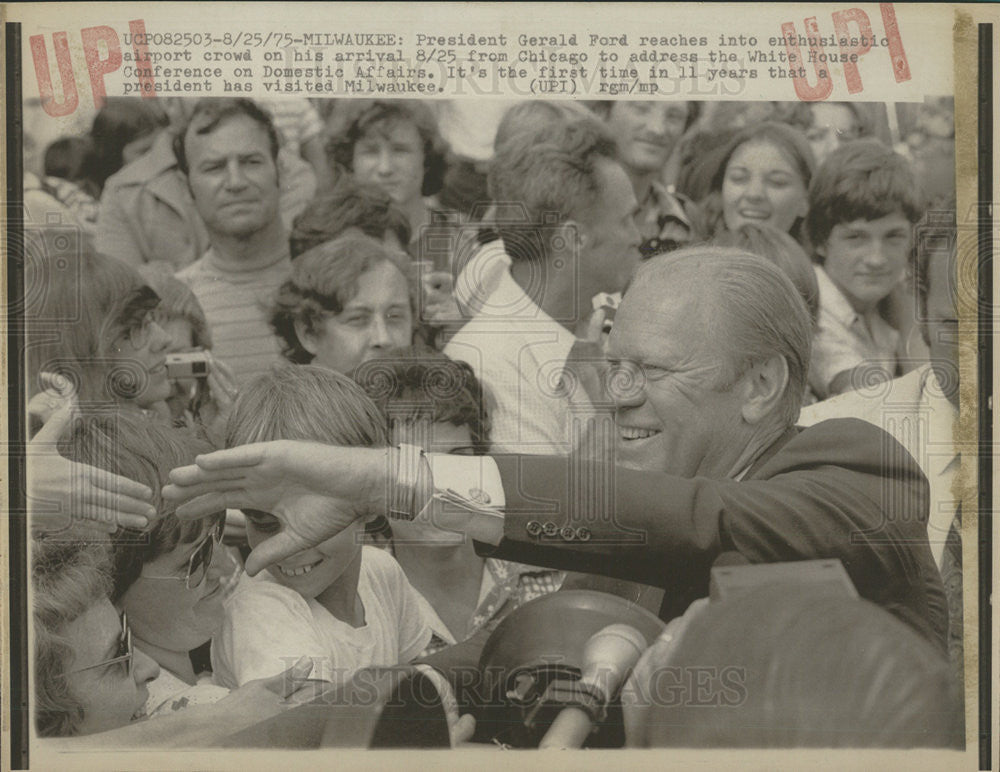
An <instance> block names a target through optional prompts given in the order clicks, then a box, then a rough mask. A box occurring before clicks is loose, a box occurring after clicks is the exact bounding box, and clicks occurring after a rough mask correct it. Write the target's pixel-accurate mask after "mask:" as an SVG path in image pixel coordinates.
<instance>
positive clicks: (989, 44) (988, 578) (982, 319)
mask: <svg viewBox="0 0 1000 772" xmlns="http://www.w3.org/2000/svg"><path fill="white" fill-rule="evenodd" d="M993 96H994V94H993V25H992V24H980V25H979V123H978V134H979V137H978V142H979V145H978V151H979V152H978V155H979V202H980V206H979V223H978V224H979V245H980V254H979V277H978V278H979V304H978V305H979V336H978V337H979V351H978V355H979V436H980V444H979V448H980V451H979V513H980V517H979V518H978V520H979V534H978V536H979V768H980V769H990V768H991V756H992V738H991V736H990V729H991V725H992V716H991V710H992V699H991V697H992V684H993V677H992V665H993V647H992V614H991V608H990V593H991V591H992V588H993V565H992V555H993V518H992V517H991V516H985V517H984V516H983V515H989V513H991V512H992V503H993V496H992V491H993V477H992V462H993V454H992V438H993V402H992V400H993V375H992V373H993V305H992V304H993V266H994V259H995V256H994V255H993V254H992V247H993V216H994V215H993V206H994V198H993Z"/></svg>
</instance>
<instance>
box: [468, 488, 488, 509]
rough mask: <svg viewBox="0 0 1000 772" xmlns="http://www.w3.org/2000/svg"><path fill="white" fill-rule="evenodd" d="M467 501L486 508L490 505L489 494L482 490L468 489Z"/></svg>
mask: <svg viewBox="0 0 1000 772" xmlns="http://www.w3.org/2000/svg"><path fill="white" fill-rule="evenodd" d="M469 500H470V501H474V502H476V503H477V504H482V505H483V506H486V505H487V504H489V503H490V494H488V493H487V492H486V491H484V490H483V489H482V488H469Z"/></svg>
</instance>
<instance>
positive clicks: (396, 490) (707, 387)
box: [165, 247, 948, 654]
mask: <svg viewBox="0 0 1000 772" xmlns="http://www.w3.org/2000/svg"><path fill="white" fill-rule="evenodd" d="M810 329H811V326H810V321H809V314H808V311H807V310H806V307H805V303H804V301H803V300H802V298H801V296H800V295H799V293H798V292H796V291H795V288H794V287H793V286H792V284H791V281H790V280H789V279H788V278H787V277H786V276H785V275H784V274H783V273H782V272H781V271H780V270H779V269H778V268H776V267H775V266H774V265H772V264H771V263H769V262H768V261H766V260H764V259H762V258H758V257H756V256H753V255H750V254H747V253H744V252H740V251H737V250H729V249H722V248H717V247H694V248H689V249H685V250H680V251H677V252H673V253H671V254H668V255H663V256H659V257H656V258H653V259H651V260H649V261H646V262H645V263H643V264H642V265H641V266H640V268H639V270H638V272H637V274H636V276H635V278H634V279H633V281H632V283H631V285H630V288H629V290H628V291H627V292H626V295H625V298H624V299H623V301H622V305H621V308H620V309H619V312H618V315H617V317H616V320H615V325H614V327H613V329H612V332H611V337H610V341H609V358H610V360H611V366H612V367H611V377H610V379H609V386H610V392H611V396H612V398H613V400H614V403H615V407H616V424H617V429H618V443H617V465H616V464H614V463H612V460H611V459H607V460H605V461H597V462H590V461H587V460H583V459H580V458H575V457H570V458H568V459H567V458H557V457H549V456H532V457H523V456H496V457H494V458H492V459H491V458H489V457H480V458H476V459H469V458H459V457H448V456H440V455H435V454H428V455H427V456H420V455H419V454H417V453H414V452H412V449H408V448H406V447H402V448H400V449H391V450H388V451H370V453H369V454H362V453H360V452H359V451H358V450H357V449H354V448H352V449H343V448H332V447H328V446H316V445H305V444H296V443H272V444H265V445H258V446H256V447H254V446H247V447H246V448H243V449H240V450H241V452H240V453H236V452H234V451H223V452H222V453H217V454H212V455H210V456H207V457H204V458H202V459H200V460H199V465H198V466H197V467H187V468H185V469H183V470H175V472H174V474H173V476H172V480H173V481H174V483H175V484H176V485H175V486H172V487H170V488H168V489H167V491H165V493H166V495H168V496H173V497H176V498H190V499H194V500H193V501H191V502H190V503H188V504H186V505H184V506H182V508H181V513H183V514H186V515H187V516H200V515H202V514H203V513H208V512H210V511H213V510H212V508H213V507H214V511H218V509H219V508H220V507H242V506H252V507H256V508H263V509H267V511H269V512H272V513H274V514H276V515H277V516H278V517H279V519H281V520H282V522H283V523H284V524H285V528H284V530H283V531H282V532H281V533H279V534H278V535H277V536H275V537H272V539H271V540H270V541H269V542H266V543H264V544H262V545H259V546H258V547H257V550H256V554H254V555H251V557H250V559H249V560H248V563H247V568H248V570H250V571H256V570H259V569H260V568H262V567H263V566H265V565H267V564H268V563H270V562H273V561H275V560H278V559H281V558H282V557H283V556H284V555H286V554H290V553H291V552H294V551H295V550H296V549H301V548H302V546H303V545H305V544H307V543H315V542H318V541H322V539H324V538H327V537H328V536H329V535H330V534H332V533H336V532H338V531H339V530H341V529H342V528H344V527H346V526H347V525H348V524H349V523H350V522H351V521H353V520H354V519H355V518H357V517H363V516H368V515H370V514H371V513H372V512H379V513H383V512H386V511H388V512H389V515H390V516H391V517H412V516H414V515H416V516H418V517H421V518H425V519H428V520H429V521H430V522H433V523H434V524H436V525H438V526H439V527H443V528H448V529H451V530H459V531H461V532H463V533H465V534H467V535H468V536H469V537H471V538H473V539H476V540H477V541H479V542H480V543H481V547H480V549H481V550H482V551H484V552H485V553H486V554H490V555H492V556H495V557H499V558H503V559H507V560H517V561H521V562H525V563H530V564H535V565H545V566H551V567H554V568H562V569H567V570H576V571H584V572H592V573H599V574H603V575H606V576H612V577H617V578H623V579H628V580H632V581H639V582H644V583H646V584H651V585H655V586H658V587H662V588H664V590H665V591H666V592H665V597H664V602H663V606H662V607H661V609H660V616H661V618H663V619H671V618H674V617H676V616H677V615H678V614H680V613H682V612H683V611H684V609H685V608H687V606H688V605H689V604H690V603H691V602H692V601H693V600H695V599H697V598H701V597H704V596H706V595H707V594H708V585H709V573H710V568H711V565H712V563H713V561H714V560H715V559H716V558H717V557H718V556H719V555H721V554H722V553H723V552H733V551H735V552H738V553H740V555H741V556H742V558H743V559H745V560H746V561H747V562H750V563H777V562H785V561H799V560H810V559H819V558H823V559H832V558H837V559H839V560H840V561H841V562H842V563H843V565H844V568H845V569H846V571H847V574H848V575H849V576H850V578H851V580H852V582H853V583H854V585H855V587H856V588H857V591H858V594H859V595H861V596H862V597H864V598H866V599H868V600H871V601H873V602H875V603H877V604H879V605H881V606H882V607H884V608H886V609H887V610H888V611H890V612H892V613H893V614H895V615H896V616H898V617H899V618H900V619H902V620H904V621H905V622H907V623H908V624H910V625H912V626H913V627H914V628H915V629H916V630H917V631H918V632H920V633H921V634H922V635H923V636H924V637H926V638H927V639H929V640H931V641H932V642H934V643H935V644H936V645H937V646H938V647H939V648H940V650H941V651H942V654H943V652H944V648H945V635H946V631H947V624H948V620H947V608H946V604H945V596H944V591H943V589H942V584H941V579H940V576H939V575H938V572H937V569H936V567H935V565H934V560H933V558H932V556H931V552H930V548H929V547H928V544H927V535H926V523H927V510H928V505H927V480H926V478H925V477H924V475H923V474H922V473H921V471H920V468H919V467H918V466H917V464H916V463H915V462H914V460H913V458H912V457H911V456H910V455H909V454H908V453H907V452H906V451H905V449H904V448H903V447H902V446H901V445H900V444H899V443H898V442H896V441H895V440H894V439H893V438H892V437H891V436H889V435H888V434H887V433H885V432H884V431H882V430H881V429H879V428H878V427H875V426H872V425H871V424H869V423H866V422H864V421H860V420H852V419H843V420H837V421H828V422H824V423H822V424H819V425H817V426H815V427H812V428H809V429H804V430H803V429H798V428H796V426H795V421H796V419H797V418H798V414H799V407H800V403H801V399H802V395H803V394H804V391H805V382H806V377H807V372H808V366H809V349H810ZM581 481H585V482H586V483H588V485H589V488H587V489H586V490H583V489H584V488H585V487H586V486H581ZM317 494H319V495H318V496H317ZM432 495H433V502H435V503H434V505H433V506H427V505H428V503H431V502H432ZM330 499H335V500H336V502H335V503H336V506H331V504H330ZM442 500H444V501H446V502H448V506H447V507H443V506H440V505H438V504H437V503H436V502H439V501H442ZM456 504H457V505H458V506H457V507H456V506H455V505H456Z"/></svg>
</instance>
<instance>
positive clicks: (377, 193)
mask: <svg viewBox="0 0 1000 772" xmlns="http://www.w3.org/2000/svg"><path fill="white" fill-rule="evenodd" d="M351 228H356V229H357V230H359V231H361V232H362V233H363V234H365V235H366V236H371V237H372V238H373V239H377V240H379V241H381V240H382V239H384V238H385V236H386V234H389V233H391V234H393V235H394V236H395V237H396V238H397V239H399V244H400V246H401V247H405V246H406V245H407V244H409V243H410V235H411V233H410V222H409V220H408V219H407V218H406V215H405V214H403V212H401V211H400V210H399V208H398V207H397V206H396V205H395V204H393V202H392V199H391V198H390V197H389V195H388V194H387V193H386V192H385V191H383V190H382V189H381V188H380V187H378V186H377V185H371V184H362V183H359V182H357V181H356V180H355V179H354V178H353V177H352V176H351V175H348V174H343V175H341V176H340V177H339V179H338V180H337V183H336V184H335V185H334V187H333V188H332V189H331V190H329V191H328V192H326V193H323V194H320V195H319V196H317V197H316V198H314V199H313V200H312V201H311V202H310V203H309V205H308V206H307V207H306V208H305V210H304V211H303V212H302V214H300V215H299V216H298V217H296V218H295V223H294V225H293V226H292V232H291V233H290V234H289V236H288V245H289V250H290V251H291V255H292V259H293V260H294V259H295V258H296V257H298V256H299V255H301V254H302V253H303V252H306V251H307V250H310V249H312V248H313V247H317V246H319V245H320V244H323V243H325V242H327V241H332V240H333V239H335V238H337V237H338V236H340V235H342V234H343V233H344V232H345V231H347V230H349V229H351Z"/></svg>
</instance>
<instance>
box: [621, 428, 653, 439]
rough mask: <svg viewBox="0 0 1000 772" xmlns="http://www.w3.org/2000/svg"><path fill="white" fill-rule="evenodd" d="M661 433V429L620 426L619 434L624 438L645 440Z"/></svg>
mask: <svg viewBox="0 0 1000 772" xmlns="http://www.w3.org/2000/svg"><path fill="white" fill-rule="evenodd" d="M657 434H660V430H659V429H640V428H638V427H635V426H619V427H618V436H619V437H621V438H622V439H623V440H645V439H648V438H649V437H655V436H656V435H657Z"/></svg>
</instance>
